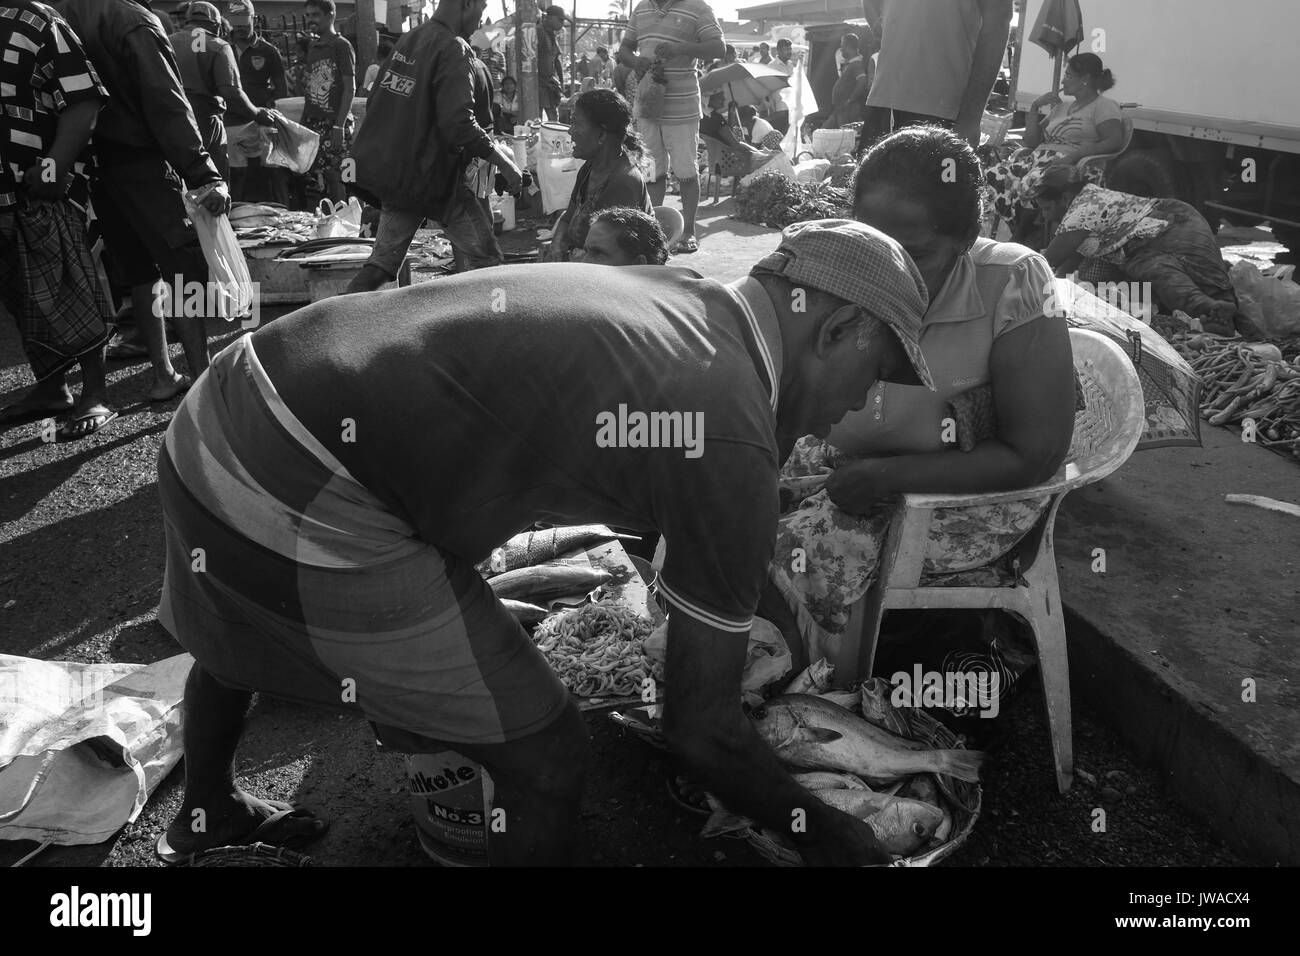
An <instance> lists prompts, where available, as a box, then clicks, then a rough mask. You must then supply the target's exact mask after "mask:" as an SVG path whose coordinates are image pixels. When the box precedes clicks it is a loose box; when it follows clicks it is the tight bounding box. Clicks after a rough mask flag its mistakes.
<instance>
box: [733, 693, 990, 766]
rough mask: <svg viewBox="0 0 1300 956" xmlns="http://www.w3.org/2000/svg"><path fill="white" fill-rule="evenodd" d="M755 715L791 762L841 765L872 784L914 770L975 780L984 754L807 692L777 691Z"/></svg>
mask: <svg viewBox="0 0 1300 956" xmlns="http://www.w3.org/2000/svg"><path fill="white" fill-rule="evenodd" d="M750 716H751V719H752V720H753V721H754V727H755V729H756V730H757V731H758V734H759V736H760V737H762V738H763V740H764V741H765V742H766V743H767V745H768V746H769V747H771V748H772V750H773V751H774V752H775V753H776V756H777V758H778V759H780V760H781V761H782V762H784V763H785V764H787V765H788V766H791V767H795V768H798V769H800V770H842V771H845V772H846V773H852V774H856V775H857V776H859V777H861V778H862V779H863V780H864V781H865V782H866V783H867V784H868V785H869V786H872V787H876V786H887V785H889V784H890V783H892V782H894V781H895V780H897V779H899V778H900V777H905V776H908V775H909V774H914V773H942V774H951V775H952V776H954V777H956V778H957V779H959V780H968V781H971V782H976V781H978V780H979V768H980V764H981V763H982V762H983V759H984V755H983V754H982V753H980V752H979V751H974V750H932V749H930V748H929V747H928V746H926V745H925V744H924V743H920V742H919V741H914V740H908V739H906V738H904V737H899V736H897V735H896V734H891V733H889V732H888V731H885V730H881V729H880V728H879V727H874V726H872V725H871V724H869V723H868V722H867V721H865V720H863V719H862V718H861V717H859V716H857V715H856V714H854V713H852V712H850V711H847V710H845V709H844V708H843V707H840V706H838V705H836V704H832V703H831V702H830V701H826V700H822V699H821V698H820V697H814V696H811V695H808V694H783V695H782V696H780V697H774V698H772V699H771V700H769V701H768V702H767V703H766V704H764V705H763V706H762V707H759V708H758V709H757V710H755V711H754V712H753V713H752V714H751V715H750Z"/></svg>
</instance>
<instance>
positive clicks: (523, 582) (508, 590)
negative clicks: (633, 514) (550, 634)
mask: <svg viewBox="0 0 1300 956" xmlns="http://www.w3.org/2000/svg"><path fill="white" fill-rule="evenodd" d="M612 580H614V576H613V575H612V574H610V573H609V572H608V571H602V570H600V569H599V568H584V567H579V566H578V565H576V564H538V565H533V566H532V567H527V568H519V569H518V570H515V571H507V572H506V573H505V574H498V575H497V576H496V577H494V578H491V579H489V580H488V586H489V587H491V588H492V593H493V594H495V595H496V596H497V597H499V598H503V599H504V598H512V599H513V600H516V601H519V600H523V599H525V598H526V599H528V601H529V603H534V604H535V603H537V602H539V601H542V600H545V599H547V598H554V597H561V596H563V595H568V594H584V593H586V592H587V591H591V590H592V589H594V588H595V587H596V586H597V585H601V584H607V583H609V582H610V581H612Z"/></svg>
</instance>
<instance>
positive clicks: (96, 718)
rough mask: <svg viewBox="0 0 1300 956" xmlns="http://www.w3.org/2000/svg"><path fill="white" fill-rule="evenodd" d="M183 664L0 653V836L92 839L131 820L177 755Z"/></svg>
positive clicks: (186, 663)
mask: <svg viewBox="0 0 1300 956" xmlns="http://www.w3.org/2000/svg"><path fill="white" fill-rule="evenodd" d="M193 662H194V659H193V658H192V657H190V655H188V654H180V655H177V656H176V657H170V658H168V659H166V660H163V661H159V662H158V663H156V664H149V665H147V666H146V665H143V664H74V663H67V662H64V661H39V660H34V659H32V658H28V657H15V656H11V655H7V654H0V839H4V840H36V841H38V842H41V843H55V844H60V845H65V846H70V845H75V844H88V843H101V842H103V841H104V840H107V839H109V838H110V837H111V836H112V835H113V834H114V833H116V832H117V831H118V830H120V829H121V828H122V827H123V826H124V825H126V824H127V823H130V822H131V821H132V820H134V819H135V818H136V817H137V816H138V815H139V813H140V811H141V810H142V809H144V805H145V802H146V801H147V800H148V799H149V794H150V793H152V792H153V789H154V788H155V787H156V786H157V785H158V784H159V783H160V782H161V781H162V780H163V778H165V777H166V776H167V774H168V773H170V772H171V770H172V768H173V767H175V766H176V763H177V762H178V761H179V760H180V758H181V733H180V731H181V709H180V702H181V698H182V696H183V694H184V689H185V678H186V676H187V675H188V674H189V671H190V665H191V664H193Z"/></svg>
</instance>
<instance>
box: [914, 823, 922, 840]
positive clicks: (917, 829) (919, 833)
mask: <svg viewBox="0 0 1300 956" xmlns="http://www.w3.org/2000/svg"><path fill="white" fill-rule="evenodd" d="M912 832H913V833H915V834H916V835H917V836H919V837H923V836H925V827H923V826H921V824H919V823H913V824H912Z"/></svg>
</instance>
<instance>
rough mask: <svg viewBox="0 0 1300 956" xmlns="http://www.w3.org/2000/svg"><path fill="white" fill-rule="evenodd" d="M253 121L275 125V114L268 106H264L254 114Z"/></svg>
mask: <svg viewBox="0 0 1300 956" xmlns="http://www.w3.org/2000/svg"><path fill="white" fill-rule="evenodd" d="M253 122H254V123H256V124H257V125H258V126H274V125H275V114H274V113H272V112H271V111H270V110H268V109H267V108H266V107H262V108H261V109H259V110H258V111H257V112H256V113H254V114H253Z"/></svg>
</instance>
